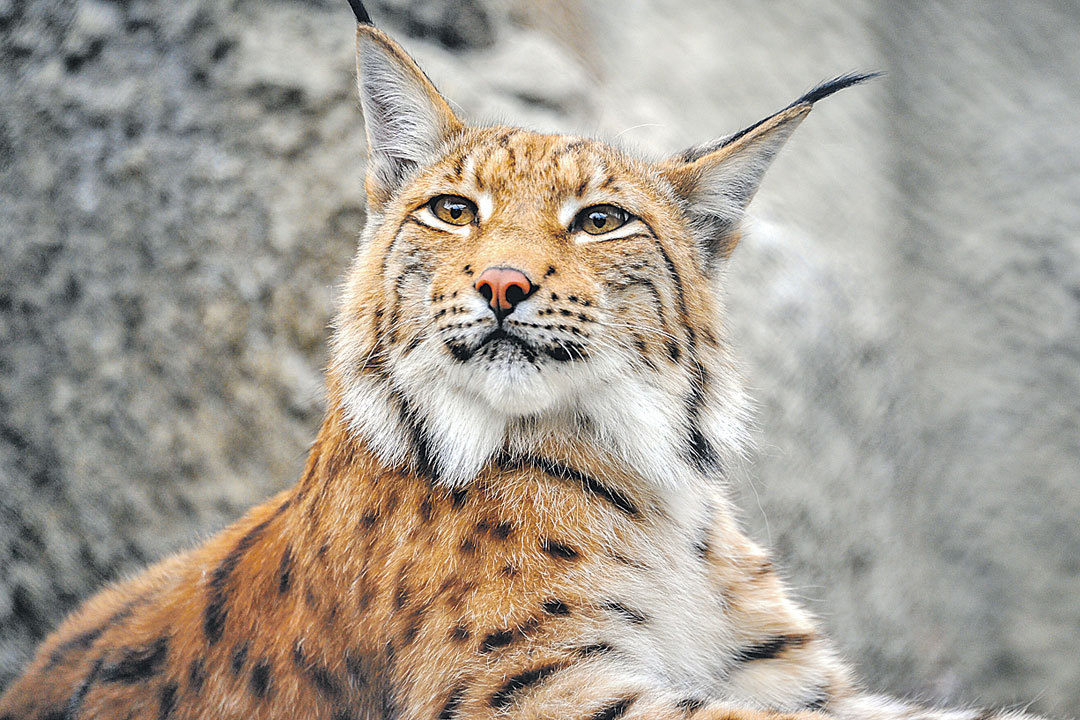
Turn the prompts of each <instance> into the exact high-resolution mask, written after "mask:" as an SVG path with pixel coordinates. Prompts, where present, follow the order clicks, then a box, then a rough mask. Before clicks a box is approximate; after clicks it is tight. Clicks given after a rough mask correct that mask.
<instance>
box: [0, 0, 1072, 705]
mask: <svg viewBox="0 0 1080 720" xmlns="http://www.w3.org/2000/svg"><path fill="white" fill-rule="evenodd" d="M371 9H372V13H373V14H374V15H375V16H376V17H377V18H384V19H385V20H386V22H387V24H388V25H389V26H390V27H391V28H392V29H394V30H396V32H397V34H398V35H399V36H401V37H402V38H403V39H404V41H405V42H406V44H407V46H408V47H409V48H410V50H412V51H413V52H414V53H415V54H416V56H417V57H418V59H419V60H420V63H421V65H423V66H424V67H425V69H427V70H428V72H429V74H430V75H431V76H432V77H433V79H434V80H435V81H436V83H437V84H439V86H440V87H441V88H442V89H443V90H444V92H445V93H446V94H447V95H448V96H449V97H450V98H452V99H453V100H454V101H455V102H457V103H459V104H460V105H461V106H462V108H463V109H464V111H465V112H466V114H467V115H469V116H470V117H474V118H495V119H505V120H512V121H514V122H516V123H520V124H524V125H529V126H535V127H540V128H546V129H560V130H561V129H574V130H578V131H582V130H584V131H586V132H592V131H596V132H597V133H599V134H601V135H604V136H606V137H612V136H614V135H619V140H620V141H621V142H624V143H626V144H628V145H630V146H637V147H641V148H644V149H646V150H649V151H652V152H670V151H674V150H677V149H679V148H681V147H682V146H684V145H689V144H692V143H695V142H699V141H702V140H705V139H707V138H710V137H714V136H718V135H721V134H725V133H727V132H729V131H731V130H734V129H736V128H738V127H741V126H743V125H746V124H748V123H750V122H752V121H754V120H756V119H757V118H759V117H761V116H763V115H765V114H767V113H768V112H770V111H772V110H774V109H776V108H778V107H780V106H782V105H783V104H786V102H787V101H788V100H790V99H791V98H793V97H795V96H796V95H798V94H799V93H800V92H801V91H803V90H805V89H806V88H807V87H808V86H809V85H811V84H812V83H814V82H816V81H818V80H820V79H823V78H825V77H828V76H831V75H834V74H837V73H840V72H843V71H846V70H850V69H879V68H880V69H884V70H886V71H887V72H888V73H889V75H888V76H887V77H886V79H885V80H884V81H882V82H879V83H877V84H876V85H875V86H871V87H865V88H860V89H859V90H853V91H848V92H847V93H844V94H842V95H840V96H837V97H836V98H833V99H831V100H829V101H828V102H827V103H825V104H823V105H822V106H821V107H820V108H818V109H816V110H815V111H814V113H812V114H811V116H810V118H809V119H808V120H807V121H806V123H805V124H804V126H803V127H802V128H801V129H800V130H799V132H798V133H796V135H795V137H794V138H793V140H792V142H791V144H790V146H789V148H787V150H786V151H785V154H784V155H783V156H782V157H781V158H780V159H779V160H778V161H777V163H776V165H775V167H774V169H773V170H772V171H771V174H770V176H769V178H768V179H767V180H766V183H765V187H764V189H763V190H762V192H761V194H760V196H759V198H758V200H757V202H756V205H755V207H756V212H757V217H758V218H759V219H758V220H756V221H755V222H754V223H752V225H751V229H752V232H750V233H749V234H748V236H747V237H746V239H745V240H744V242H743V244H742V246H741V247H740V248H739V250H738V252H737V253H736V256H735V258H734V260H733V262H732V263H731V266H730V268H729V273H728V285H729V298H730V299H729V305H730V312H731V316H732V332H733V336H734V341H735V343H736V345H737V346H738V347H739V348H740V350H741V353H742V356H743V358H744V360H745V364H746V370H747V375H748V377H749V380H750V383H751V385H752V386H753V388H754V394H755V396H756V397H757V398H758V400H759V401H760V403H761V408H760V410H761V412H760V428H759V433H758V435H759V441H760V451H759V453H758V457H757V458H756V459H755V461H754V463H753V464H752V465H751V466H750V467H748V468H747V469H746V471H745V472H744V473H743V477H741V478H740V479H738V481H737V482H736V483H735V487H734V490H735V491H736V492H737V493H738V494H739V496H740V498H741V502H742V506H743V508H744V512H745V516H746V522H747V525H748V527H749V528H750V529H751V530H752V532H753V533H754V534H755V535H756V536H758V537H759V538H760V539H762V540H763V541H765V542H768V543H770V544H771V545H772V546H774V547H776V548H777V551H778V554H779V557H780V560H781V562H782V564H784V565H785V566H786V567H787V568H788V569H789V575H790V578H791V581H792V584H793V586H794V587H795V588H796V591H797V592H798V594H799V595H800V597H802V598H803V600H804V602H806V603H808V604H809V605H810V607H811V608H813V609H814V610H815V611H817V612H818V613H819V614H820V615H821V616H822V618H823V621H824V623H825V624H826V625H827V626H828V627H829V628H830V630H831V631H832V632H833V634H834V635H835V636H836V638H837V639H838V641H839V642H840V644H841V646H842V647H843V648H844V649H845V651H846V652H848V653H849V654H850V655H851V656H853V657H854V658H855V659H856V660H857V662H859V663H860V665H861V666H862V674H863V675H864V677H866V678H868V681H869V682H868V684H869V685H871V686H874V687H878V688H882V689H890V690H892V691H896V692H903V693H918V694H920V695H922V696H924V697H928V698H931V699H941V700H947V701H950V702H957V701H976V700H978V701H984V702H993V703H1010V702H1024V701H1029V700H1034V705H1033V706H1032V707H1033V708H1035V709H1037V710H1043V711H1046V712H1051V713H1056V714H1058V715H1070V714H1075V708H1076V707H1077V705H1078V703H1080V663H1078V662H1077V660H1076V658H1077V654H1078V653H1077V649H1078V648H1080V602H1077V600H1076V598H1077V597H1080V523H1077V517H1080V350H1078V348H1080V241H1078V238H1080V179H1078V178H1080V140H1078V139H1077V135H1076V133H1075V132H1074V130H1073V127H1072V125H1073V124H1074V123H1072V122H1071V120H1070V118H1074V117H1077V116H1078V115H1080V80H1078V76H1077V74H1076V73H1075V72H1074V70H1075V68H1076V67H1080V46H1078V45H1077V43H1076V42H1075V38H1076V37H1077V36H1078V35H1080V10H1078V9H1077V8H1076V7H1074V6H1073V5H1070V4H1067V3H1055V2H1051V1H1050V0H1037V1H1035V2H1030V3H1021V4H1018V3H1008V2H1005V0H984V1H983V2H961V3H953V4H945V3H933V2H929V0H915V1H913V2H905V3H872V2H865V1H860V0H823V2H820V3H815V4H814V5H813V7H810V6H806V7H805V8H798V9H797V8H794V7H791V6H788V5H778V4H775V3H761V2H759V0H728V1H727V2H725V3H713V2H706V1H705V0H694V1H683V2H674V1H672V2H655V3H646V2H643V1H642V0H631V1H630V2H625V1H617V0H592V1H591V2H588V3H586V2H583V1H581V0H577V1H575V0H545V1H544V2H528V3H527V2H524V0H445V1H443V2H417V1H415V0H379V1H378V2H372V3H371ZM352 73H353V69H352V23H351V16H350V14H349V11H348V8H347V6H346V4H345V3H344V2H337V1H336V0H306V1H305V0H275V1H273V2H263V3H256V2H247V1H245V0H238V1H237V2H234V3H221V2H218V1H217V0H188V1H187V2H185V3H166V2H162V1H160V0H127V1H126V2H115V1H113V0H77V2H60V1H59V0H24V1H22V2H20V1H19V0H0V99H2V101H0V687H3V686H4V685H5V684H6V683H7V682H8V681H9V680H10V678H11V677H12V676H13V674H14V673H15V672H17V670H18V668H19V667H20V665H21V663H22V662H24V661H25V659H26V657H27V655H28V653H29V652H30V651H31V649H32V647H33V645H34V644H35V643H36V642H37V641H38V640H40V638H41V637H42V636H43V635H44V634H45V633H46V632H47V631H48V629H49V628H50V627H51V626H53V625H54V624H55V623H56V622H57V621H58V620H59V619H60V618H61V617H62V616H63V614H64V613H65V612H67V611H69V610H70V609H71V608H72V607H73V606H74V605H75V604H76V603H77V602H78V601H79V600H80V599H81V598H83V597H85V596H86V595H88V594H89V593H91V592H93V590H95V589H96V588H99V587H101V585H103V584H104V583H106V582H107V581H109V580H110V579H113V578H116V577H119V576H122V575H124V574H127V573H131V572H135V571H136V570H137V569H138V568H140V567H141V566H143V565H144V564H145V563H147V562H149V561H152V560H153V559H155V558H158V557H161V556H163V555H164V554H167V553H168V552H170V551H172V550H175V549H177V548H180V547H184V546H186V545H188V544H191V543H193V542H196V541H197V540H198V539H199V538H200V537H204V536H206V535H207V534H209V533H211V532H213V531H215V530H217V529H218V528H220V527H222V526H223V525H224V524H226V523H227V522H229V521H230V520H231V519H233V518H235V517H236V516H237V515H238V514H239V513H240V512H242V510H243V508H245V507H246V506H248V505H250V504H252V503H254V502H256V501H257V500H259V499H260V498H262V497H264V496H266V495H267V494H269V493H271V492H273V491H274V490H277V489H279V488H282V487H285V486H287V485H288V484H290V483H292V482H293V481H294V479H295V477H296V475H297V473H298V472H299V468H300V466H301V464H302V462H303V458H304V453H305V448H306V443H307V442H309V440H310V439H311V438H312V437H313V435H314V432H315V428H316V426H317V424H318V421H319V417H320V413H321V407H322V405H321V401H322V398H321V380H320V368H321V367H322V365H323V363H324V362H325V339H326V334H327V331H326V324H327V322H328V320H329V318H330V315H331V313H332V310H333V302H334V294H335V284H336V283H337V282H338V280H339V278H340V276H341V274H342V272H343V270H344V268H345V266H346V264H347V263H348V261H349V259H350V256H351V254H352V252H353V250H354V246H355V238H356V234H357V232H358V230H359V228H360V226H361V225H362V223H363V219H364V200H363V194H362V190H361V187H362V186H361V178H362V171H363V164H364V155H365V150H364V140H363V137H364V136H363V128H362V124H361V122H360V117H359V113H358V111H357V109H356V101H355V96H354V91H353V77H352Z"/></svg>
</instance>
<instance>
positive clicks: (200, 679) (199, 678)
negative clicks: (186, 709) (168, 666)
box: [188, 658, 206, 693]
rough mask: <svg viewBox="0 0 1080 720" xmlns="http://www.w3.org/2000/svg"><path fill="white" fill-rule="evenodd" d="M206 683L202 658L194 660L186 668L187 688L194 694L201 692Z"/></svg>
mask: <svg viewBox="0 0 1080 720" xmlns="http://www.w3.org/2000/svg"><path fill="white" fill-rule="evenodd" d="M205 683H206V665H205V663H203V661H202V658H195V659H194V660H192V661H191V665H190V666H189V667H188V687H190V688H191V689H192V690H193V691H195V692H196V693H198V692H202V689H203V685H204V684H205Z"/></svg>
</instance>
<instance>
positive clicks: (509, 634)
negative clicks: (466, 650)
mask: <svg viewBox="0 0 1080 720" xmlns="http://www.w3.org/2000/svg"><path fill="white" fill-rule="evenodd" d="M512 642H514V631H513V630H497V631H495V632H493V633H490V634H489V635H488V636H487V637H485V638H484V641H483V642H482V643H480V652H482V653H488V652H491V651H492V650H494V649H496V648H501V647H505V646H507V645H509V644H510V643H512Z"/></svg>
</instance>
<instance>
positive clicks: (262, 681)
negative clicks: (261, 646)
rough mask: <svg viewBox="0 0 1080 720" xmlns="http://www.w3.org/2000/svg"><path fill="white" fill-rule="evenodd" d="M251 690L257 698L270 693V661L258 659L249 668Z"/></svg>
mask: <svg viewBox="0 0 1080 720" xmlns="http://www.w3.org/2000/svg"><path fill="white" fill-rule="evenodd" d="M251 692H252V694H253V695H254V696H255V697H257V698H264V697H266V696H267V695H268V694H269V693H270V663H269V662H267V661H266V660H260V661H259V662H257V663H256V664H255V667H253V668H251Z"/></svg>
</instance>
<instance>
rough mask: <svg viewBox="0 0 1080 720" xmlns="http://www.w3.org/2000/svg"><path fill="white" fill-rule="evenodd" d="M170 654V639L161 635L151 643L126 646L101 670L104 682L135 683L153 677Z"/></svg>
mask: <svg viewBox="0 0 1080 720" xmlns="http://www.w3.org/2000/svg"><path fill="white" fill-rule="evenodd" d="M168 654H169V639H168V638H167V637H164V636H162V637H159V638H158V639H157V640H155V641H154V642H152V643H150V644H149V645H145V646H142V647H136V648H124V649H123V650H122V651H121V654H120V657H119V659H117V660H116V661H114V662H112V663H109V664H107V665H106V666H105V667H104V668H102V670H101V680H102V682H118V683H125V684H128V685H130V684H134V683H138V682H144V681H146V680H149V679H151V678H152V677H154V676H155V675H157V674H158V673H159V672H161V668H162V666H163V665H164V664H165V659H166V657H167V656H168Z"/></svg>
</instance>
